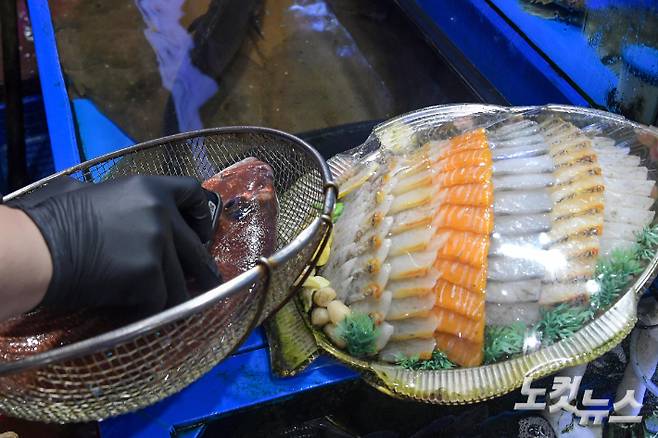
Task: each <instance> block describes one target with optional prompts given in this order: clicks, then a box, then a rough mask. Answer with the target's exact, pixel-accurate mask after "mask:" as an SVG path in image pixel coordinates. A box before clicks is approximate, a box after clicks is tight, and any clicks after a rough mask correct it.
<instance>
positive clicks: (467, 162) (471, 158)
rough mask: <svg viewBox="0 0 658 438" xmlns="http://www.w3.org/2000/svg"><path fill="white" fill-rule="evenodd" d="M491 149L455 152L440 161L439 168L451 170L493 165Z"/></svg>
mask: <svg viewBox="0 0 658 438" xmlns="http://www.w3.org/2000/svg"><path fill="white" fill-rule="evenodd" d="M491 163H492V159H491V151H490V150H489V148H485V149H475V150H461V151H457V152H455V153H454V154H451V155H448V156H447V157H446V158H445V159H444V160H441V161H439V162H438V163H437V164H436V165H437V170H440V171H441V172H449V171H451V170H455V169H459V168H461V167H473V166H487V167H491Z"/></svg>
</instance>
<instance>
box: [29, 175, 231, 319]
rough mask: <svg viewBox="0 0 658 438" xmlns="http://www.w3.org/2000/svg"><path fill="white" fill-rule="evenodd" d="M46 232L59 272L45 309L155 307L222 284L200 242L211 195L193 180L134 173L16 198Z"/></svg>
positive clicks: (205, 235) (207, 231) (207, 234)
mask: <svg viewBox="0 0 658 438" xmlns="http://www.w3.org/2000/svg"><path fill="white" fill-rule="evenodd" d="M17 208H21V209H22V210H23V211H25V213H26V214H27V215H28V216H30V218H32V220H33V221H34V222H35V223H36V225H37V227H38V228H39V230H40V231H41V233H42V234H43V236H44V238H45V240H46V243H47V245H48V248H49V249H50V253H51V256H52V260H53V277H52V280H51V282H50V286H49V288H48V291H47V292H46V295H45V297H44V299H43V301H42V303H41V305H42V306H43V307H48V308H56V309H67V310H68V309H79V308H85V307H130V308H132V309H134V310H137V311H139V312H140V313H148V314H150V313H154V312H157V311H160V310H162V309H164V308H166V307H170V306H173V305H176V304H179V303H181V302H183V301H185V300H186V299H187V298H188V294H187V289H186V275H187V276H190V277H192V278H193V279H194V280H195V283H196V285H197V286H198V287H200V288H201V289H203V290H207V289H210V288H212V287H215V286H217V285H218V284H219V283H220V282H221V278H220V275H219V272H218V270H217V266H216V265H215V263H214V261H213V260H212V258H211V256H210V254H209V253H208V251H207V250H206V248H205V247H204V246H203V244H202V242H205V241H208V240H210V238H211V237H212V236H211V234H212V230H211V221H210V213H209V209H208V204H207V199H206V197H205V195H204V193H203V191H202V189H201V186H200V184H199V183H198V182H197V181H196V180H194V179H193V178H187V177H168V176H134V177H127V178H123V179H118V180H115V181H110V182H105V183H101V184H89V185H87V184H83V187H81V188H77V189H76V188H74V189H73V190H72V191H65V192H64V193H60V194H56V195H55V196H52V197H49V198H47V199H45V200H43V201H41V202H39V203H36V204H31V203H23V204H21V203H18V205H17Z"/></svg>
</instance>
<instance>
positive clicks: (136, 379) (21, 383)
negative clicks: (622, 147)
mask: <svg viewBox="0 0 658 438" xmlns="http://www.w3.org/2000/svg"><path fill="white" fill-rule="evenodd" d="M249 156H255V157H257V158H259V159H260V160H262V161H264V162H266V163H268V164H269V165H270V166H272V168H273V170H274V176H275V189H276V192H277V196H278V198H279V204H280V213H279V217H278V223H277V229H276V233H277V248H276V252H275V254H274V255H273V256H271V257H269V258H267V259H265V258H263V259H261V261H260V262H259V264H258V265H257V266H255V267H254V268H252V269H250V270H249V271H247V272H245V273H243V274H242V275H240V276H239V277H237V278H235V279H233V280H231V281H229V282H227V283H225V284H223V285H221V286H220V287H218V288H216V289H214V290H212V291H209V292H206V293H205V294H202V295H200V296H198V297H196V298H193V299H191V300H189V301H187V302H186V303H183V304H181V305H179V306H176V307H174V308H172V309H169V310H167V311H164V312H162V313H160V314H158V315H155V316H152V317H150V318H147V319H144V320H141V321H138V322H136V323H132V324H130V325H127V326H125V327H122V328H119V329H116V330H113V331H110V332H108V333H105V334H103V335H100V336H95V337H92V338H90V339H86V340H84V341H81V342H77V343H74V344H72V345H68V346H64V347H61V348H57V349H54V350H50V351H47V352H45V353H40V354H36V355H34V356H30V357H28V358H26V359H22V360H19V361H14V362H5V363H0V410H1V411H2V412H4V413H6V414H7V415H11V416H14V417H20V418H25V419H29V420H36V421H45V422H60V423H65V422H83V421H91V420H98V419H103V418H107V417H110V416H114V415H119V414H123V413H126V412H130V411H134V410H136V409H140V408H142V407H145V406H147V405H149V404H152V403H155V402H157V401H159V400H161V399H163V398H165V397H167V396H169V395H171V394H173V393H175V392H178V391H179V390H181V389H182V388H184V387H185V386H187V385H188V384H190V383H191V382H192V381H194V380H195V379H197V378H198V377H200V376H201V375H203V374H204V373H206V372H207V371H209V370H210V369H211V368H212V367H213V366H214V365H216V364H217V363H218V362H219V361H220V360H222V359H223V358H225V357H226V356H227V355H228V354H230V352H231V351H233V350H234V349H235V348H236V347H237V346H238V345H239V344H240V343H241V341H242V340H243V339H244V338H245V337H246V335H247V334H248V333H249V332H250V331H251V329H252V328H253V327H255V325H257V324H259V323H260V322H262V321H263V320H264V319H265V318H266V317H267V316H269V315H270V314H271V313H272V312H273V311H274V310H276V309H277V308H279V307H280V306H282V305H283V304H284V303H285V301H286V300H287V298H289V297H290V296H291V294H292V289H293V288H291V285H292V283H293V282H294V281H295V280H296V279H297V278H298V277H300V275H302V274H304V273H308V272H309V271H310V270H309V269H305V268H306V267H307V266H311V267H312V266H314V265H315V262H316V260H315V258H314V256H315V255H317V254H319V253H320V251H318V249H319V248H321V247H322V246H323V245H324V244H325V242H326V237H327V236H328V232H329V231H330V227H331V212H332V209H333V207H334V202H335V198H336V196H335V195H336V193H335V190H334V187H335V186H334V185H333V183H332V182H331V176H330V175H331V174H330V172H329V168H328V167H327V165H326V163H325V162H324V161H323V159H322V158H321V157H320V155H319V154H318V153H317V152H316V151H315V150H313V149H312V148H311V147H310V146H308V145H307V144H306V143H304V142H303V141H301V140H299V139H297V138H296V137H293V136H291V135H288V134H285V133H283V132H280V131H276V130H271V129H266V128H254V127H230V128H217V129H208V130H201V131H195V132H190V133H185V134H180V135H175V136H171V137H166V138H163V139H159V140H154V141H149V142H146V143H142V144H139V145H136V146H133V147H130V148H127V149H124V150H121V151H118V152H116V153H113V154H110V155H106V156H104V157H101V158H98V159H95V160H92V161H89V162H86V163H83V164H81V165H79V166H76V167H74V168H71V169H69V170H67V171H64V172H62V173H60V174H57V175H53V176H51V177H49V178H46V179H44V180H42V181H39V182H37V183H35V184H32V185H31V186H28V187H26V188H24V189H22V190H19V191H18V192H15V193H13V194H11V195H9V196H7V197H6V198H5V200H9V199H12V198H16V197H20V196H23V195H25V194H27V193H29V192H32V191H34V190H39V189H40V188H42V187H44V186H45V185H46V184H48V181H50V180H52V179H53V178H56V177H57V176H60V175H71V176H73V177H75V178H78V179H81V180H86V181H93V182H99V181H104V180H109V179H114V178H117V177H120V176H124V175H134V174H150V175H190V176H194V177H197V178H198V179H200V180H201V179H205V178H208V177H210V176H212V175H213V174H215V173H216V172H217V171H219V170H221V169H223V168H225V167H228V166H229V165H231V164H233V163H236V162H238V161H240V160H242V159H244V158H247V157H249Z"/></svg>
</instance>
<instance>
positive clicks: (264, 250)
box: [0, 158, 278, 361]
mask: <svg viewBox="0 0 658 438" xmlns="http://www.w3.org/2000/svg"><path fill="white" fill-rule="evenodd" d="M203 185H204V187H206V188H209V189H212V190H215V191H217V192H219V194H220V195H221V196H222V199H223V202H224V210H223V212H222V215H221V217H220V223H219V227H218V231H217V234H216V235H215V239H214V243H213V245H212V247H211V253H212V255H213V257H214V258H215V260H216V261H217V264H218V266H219V269H220V272H221V274H222V276H223V279H224V280H229V279H231V278H233V277H235V276H236V275H238V274H240V273H242V272H244V271H246V270H248V269H250V268H251V267H253V266H255V264H256V262H257V261H258V259H259V258H260V257H261V256H268V255H271V254H272V253H273V252H274V249H275V245H276V237H275V236H276V233H275V232H274V230H275V229H276V221H277V213H278V212H277V208H278V207H277V205H278V204H277V199H276V193H275V190H274V175H273V172H272V169H271V168H270V166H269V165H267V164H265V163H263V162H262V161H259V160H257V159H255V158H247V159H245V160H243V161H241V162H239V163H237V164H235V165H233V166H231V167H229V168H227V169H225V170H223V171H222V172H219V173H218V174H217V175H215V176H213V177H211V178H210V179H208V180H206V181H205V182H204V183H203ZM253 236H258V239H253ZM190 292H191V293H194V291H193V290H190ZM238 299H240V296H239V295H235V296H234V297H231V298H228V299H227V300H225V301H224V302H223V303H221V307H219V308H218V311H219V312H222V311H228V309H231V308H232V307H235V305H237V300H238ZM122 313H125V312H121V313H117V312H114V311H109V310H107V311H106V310H82V311H78V312H75V313H72V314H65V315H62V314H53V313H51V312H49V311H47V310H38V311H35V312H32V313H30V314H27V315H23V316H20V317H16V318H12V319H10V320H7V321H4V322H1V323H0V360H5V361H9V360H19V359H22V358H24V357H26V356H30V355H33V354H37V353H41V352H44V351H47V350H50V349H53V348H57V347H60V346H63V345H66V344H70V343H73V342H77V341H80V340H83V339H87V338H89V337H91V336H95V335H97V334H100V333H103V332H106V331H108V330H111V329H113V328H116V327H118V326H120V325H121V324H124V323H127V322H129V319H130V317H129V316H128V315H124V314H122Z"/></svg>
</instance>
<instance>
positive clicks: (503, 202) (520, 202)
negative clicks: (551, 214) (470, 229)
mask: <svg viewBox="0 0 658 438" xmlns="http://www.w3.org/2000/svg"><path fill="white" fill-rule="evenodd" d="M493 208H494V214H532V213H544V212H548V211H551V208H553V202H552V201H551V197H550V196H549V194H548V191H546V190H519V191H508V192H500V193H497V194H496V196H495V197H494V205H493ZM494 226H495V224H494Z"/></svg>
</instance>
